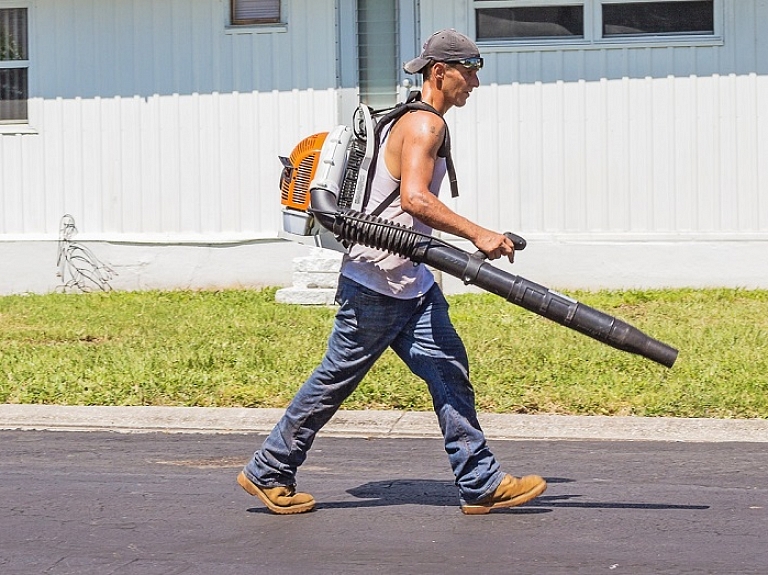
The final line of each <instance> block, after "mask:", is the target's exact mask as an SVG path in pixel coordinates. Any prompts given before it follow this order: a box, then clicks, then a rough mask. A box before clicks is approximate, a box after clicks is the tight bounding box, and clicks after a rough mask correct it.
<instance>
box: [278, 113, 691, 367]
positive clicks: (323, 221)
mask: <svg viewBox="0 0 768 575" xmlns="http://www.w3.org/2000/svg"><path fill="white" fill-rule="evenodd" d="M363 116H365V117H364V120H365V121H366V122H367V125H366V126H363V128H362V129H357V130H354V133H353V130H352V129H350V128H348V127H346V126H339V127H337V128H336V129H335V130H334V131H333V132H331V133H329V134H315V135H314V136H310V137H309V138H306V139H305V140H303V141H302V142H301V143H299V144H298V145H297V146H296V148H295V149H294V150H293V153H292V154H291V157H290V158H281V161H282V162H283V166H284V169H283V173H282V176H281V179H280V188H281V191H282V204H283V206H284V208H283V227H284V229H285V232H286V234H285V235H284V237H288V238H289V239H293V240H295V241H299V242H301V243H306V244H310V245H317V246H321V247H328V248H331V249H337V250H339V251H345V250H346V248H345V247H344V245H349V244H355V243H358V244H362V245H365V246H367V247H372V248H376V249H380V250H384V251H388V252H390V253H393V254H397V255H399V256H401V257H404V258H408V259H410V260H411V261H413V262H415V263H424V264H427V265H429V266H431V267H433V268H435V269H438V270H440V271H443V272H445V273H448V274H450V275H452V276H454V277H457V278H459V279H461V280H463V281H464V283H465V284H472V285H476V286H478V287H480V288H482V289H484V290H486V291H488V292H490V293H493V294H496V295H498V296H501V297H502V298H504V299H505V300H507V301H508V302H510V303H513V304H515V305H518V306H520V307H523V308H525V309H527V310H529V311H532V312H534V313H536V314H538V315H540V316H542V317H545V318H547V319H550V320H552V321H554V322H556V323H558V324H560V325H563V326H565V327H569V328H571V329H573V330H576V331H578V332H580V333H582V334H584V335H587V336H589V337H591V338H593V339H596V340H597V341H600V342H602V343H605V344H607V345H609V346H611V347H614V348H616V349H619V350H622V351H626V352H629V353H633V354H637V355H641V356H643V357H645V358H647V359H650V360H651V361H654V362H656V363H659V364H661V365H664V366H666V367H669V368H671V367H672V366H673V365H674V363H675V361H676V360H677V356H678V350H677V349H675V348H673V347H671V346H669V345H667V344H665V343H663V342H661V341H658V340H656V339H653V338H652V337H650V336H648V335H646V334H644V333H643V332H642V331H640V330H639V329H637V328H635V327H633V326H631V325H629V324H627V323H625V322H623V321H621V320H619V319H617V318H615V317H613V316H610V315H608V314H606V313H604V312H601V311H599V310H596V309H594V308H591V307H589V306H587V305H584V304H582V303H579V302H578V301H576V300H574V299H571V298H569V297H567V296H565V295H562V294H560V293H557V292H555V291H552V290H550V289H548V288H546V287H544V286H542V285H539V284H537V283H534V282H532V281H530V280H527V279H525V278H523V277H520V276H516V275H513V274H510V273H508V272H505V271H503V270H501V269H499V268H497V267H495V266H493V265H491V264H490V263H488V262H486V261H484V260H485V255H484V254H483V253H482V252H477V253H475V254H470V253H468V252H465V251H464V250H462V249H459V248H457V247H455V246H452V245H450V244H448V243H447V242H445V241H443V240H441V239H439V238H435V237H433V236H429V235H425V234H421V233H418V232H415V231H414V230H412V229H411V228H408V227H405V226H402V225H400V224H397V223H395V222H391V221H388V220H386V219H383V218H381V217H379V216H377V215H372V214H366V213H364V210H365V206H364V204H362V206H361V202H360V200H359V199H358V200H357V202H355V197H356V196H357V197H358V198H359V197H360V195H361V190H362V189H364V188H365V184H366V182H365V180H366V178H367V177H368V176H369V174H368V173H366V172H365V170H367V169H369V167H370V154H371V150H372V148H375V145H374V146H372V145H370V143H369V142H366V141H365V134H366V133H368V134H373V133H374V132H373V131H372V130H371V128H372V127H373V124H372V120H371V116H370V114H368V115H367V116H366V115H365V114H363ZM356 117H357V115H356ZM361 166H362V168H363V169H362V170H361ZM361 207H362V209H361ZM297 222H298V225H297ZM508 237H510V239H512V241H513V242H514V243H515V248H516V249H518V250H519V249H523V248H524V247H525V240H523V239H522V238H520V237H519V236H515V235H514V234H510V235H509V236H508Z"/></svg>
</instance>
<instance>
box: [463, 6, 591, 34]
mask: <svg viewBox="0 0 768 575" xmlns="http://www.w3.org/2000/svg"><path fill="white" fill-rule="evenodd" d="M476 21H477V30H476V32H477V39H478V40H503V39H507V38H548V37H560V36H570V37H573V36H577V37H580V38H583V37H584V8H583V7H582V6H541V7H530V8H481V9H478V10H477V11H476Z"/></svg>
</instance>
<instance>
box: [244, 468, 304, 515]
mask: <svg viewBox="0 0 768 575" xmlns="http://www.w3.org/2000/svg"><path fill="white" fill-rule="evenodd" d="M237 482H238V483H239V484H240V487H242V488H243V489H245V490H246V491H247V492H248V493H250V494H251V495H255V496H256V497H258V498H259V499H261V501H262V502H263V503H264V505H266V506H267V507H268V508H269V510H270V511H271V512H272V513H277V514H278V515H290V514H293V513H306V512H307V511H312V510H313V509H314V508H315V498H314V497H312V496H311V495H310V494H309V493H296V486H295V485H291V486H289V487H285V486H280V487H261V486H259V485H256V484H255V483H254V482H253V481H251V480H250V479H248V477H247V476H246V475H245V473H244V472H243V471H241V472H240V475H238V476H237Z"/></svg>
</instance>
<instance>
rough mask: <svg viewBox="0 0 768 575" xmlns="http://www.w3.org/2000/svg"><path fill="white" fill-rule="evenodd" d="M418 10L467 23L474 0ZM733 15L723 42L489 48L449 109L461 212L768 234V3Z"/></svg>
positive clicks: (594, 225)
mask: <svg viewBox="0 0 768 575" xmlns="http://www.w3.org/2000/svg"><path fill="white" fill-rule="evenodd" d="M421 5H422V33H423V35H426V34H428V33H429V32H430V31H432V30H435V29H439V28H442V27H445V26H455V27H457V28H459V29H461V28H464V29H468V28H469V21H470V13H469V12H468V10H467V2H466V1H463V0H453V1H451V2H446V1H444V0H439V1H438V0H422V3H421ZM724 11H725V14H724V39H725V42H724V45H723V46H707V47H633V48H613V49H595V48H591V49H567V50H552V49H546V50H538V51H537V50H533V51H531V50H527V51H510V50H507V51H504V50H497V51H489V52H486V53H485V54H484V55H485V56H486V67H485V68H484V69H483V71H482V72H481V82H482V83H483V84H484V85H483V86H482V87H481V88H480V89H478V90H476V92H475V93H474V94H473V97H472V98H471V99H470V103H469V104H468V105H467V107H466V108H464V109H462V110H456V111H455V112H452V113H451V121H452V126H453V133H454V134H455V135H454V138H453V139H454V142H455V144H454V148H455V151H456V162H457V169H458V171H459V180H460V184H461V185H462V187H463V189H464V190H466V191H467V193H466V194H463V195H462V198H461V199H460V200H459V207H460V209H461V210H462V211H463V212H464V213H468V214H469V215H470V216H472V217H474V218H476V219H478V220H480V221H483V222H485V223H487V224H488V225H490V226H493V227H495V228H505V227H512V228H514V229H517V230H519V231H521V232H525V233H529V234H534V235H536V234H540V235H541V237H545V236H548V237H554V236H556V235H559V236H561V237H582V238H584V237H593V238H594V237H601V236H603V237H615V238H624V239H627V238H632V237H636V238H641V239H642V238H645V239H654V238H677V239H680V238H681V237H686V236H688V237H691V238H698V239H706V238H711V239H714V238H731V239H732V238H734V237H741V238H742V239H745V240H748V239H755V238H759V239H762V240H766V239H768V163H767V162H766V161H765V159H766V158H768V2H765V1H752V0H749V1H745V0H738V1H735V0H725V6H724ZM470 33H471V30H470Z"/></svg>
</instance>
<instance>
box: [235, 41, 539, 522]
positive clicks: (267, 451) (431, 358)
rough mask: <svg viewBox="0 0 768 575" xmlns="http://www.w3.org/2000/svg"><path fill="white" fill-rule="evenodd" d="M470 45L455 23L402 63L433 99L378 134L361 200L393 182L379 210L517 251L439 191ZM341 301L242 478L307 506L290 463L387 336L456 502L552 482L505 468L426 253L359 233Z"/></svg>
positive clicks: (373, 200)
mask: <svg viewBox="0 0 768 575" xmlns="http://www.w3.org/2000/svg"><path fill="white" fill-rule="evenodd" d="M482 65H483V59H482V58H481V57H480V52H479V49H478V47H477V45H476V44H475V43H474V42H473V41H472V40H470V39H469V38H467V37H466V36H464V35H463V34H460V33H458V32H456V31H455V30H452V29H451V30H442V31H440V32H437V33H435V34H433V35H432V36H431V37H430V38H429V40H427V42H426V43H425V44H424V48H423V50H422V53H421V54H420V55H419V57H417V58H415V59H413V60H411V61H410V62H408V63H406V64H405V65H404V69H405V71H406V72H408V73H411V74H416V73H420V74H422V77H423V88H422V94H421V100H422V102H423V103H425V104H427V105H429V106H431V107H432V108H434V113H433V112H432V111H425V110H418V111H412V112H410V113H407V114H405V115H404V116H403V117H402V118H400V119H399V120H398V121H397V122H395V123H394V125H392V126H391V128H389V129H388V130H387V131H385V133H383V134H382V136H381V144H380V151H379V155H378V160H377V165H376V170H375V175H374V179H373V183H372V188H371V194H370V199H369V203H368V206H367V208H368V211H371V210H374V209H375V208H376V206H377V205H379V204H381V203H382V202H384V201H385V199H386V198H388V197H390V196H391V195H392V193H393V192H394V191H396V190H398V189H399V196H398V195H397V194H395V199H394V200H393V201H391V203H390V204H389V205H387V207H386V208H385V209H384V211H383V212H382V213H381V217H383V218H385V219H387V220H390V221H394V222H397V223H399V224H403V225H406V226H408V227H412V228H413V229H415V230H416V231H418V232H421V233H426V234H429V233H431V232H432V230H433V229H437V230H440V231H442V232H446V233H449V234H453V235H456V236H459V237H462V238H465V239H467V240H470V241H471V242H472V243H473V244H474V245H475V246H476V247H477V248H478V249H480V250H482V251H483V252H484V253H485V254H486V255H487V256H488V257H489V258H490V259H497V258H500V257H503V256H506V257H508V258H509V260H510V261H512V260H513V257H514V245H513V244H512V242H511V241H510V240H509V239H508V238H507V237H505V236H504V235H503V234H500V233H498V232H495V231H492V230H489V229H486V228H483V227H481V226H479V225H477V224H476V223H474V222H471V221H470V220H468V219H467V218H464V217H463V216H460V215H459V214H457V213H455V212H454V211H452V210H451V209H450V208H448V206H446V205H445V204H444V203H442V202H441V201H440V200H439V199H438V197H437V196H438V194H439V191H440V185H441V182H442V180H443V178H444V176H445V173H446V161H445V158H443V157H441V155H440V153H439V152H440V151H441V149H442V148H443V143H444V141H445V139H446V135H447V130H448V128H447V126H446V124H445V121H444V120H443V115H444V114H445V113H446V112H447V111H448V110H450V109H451V108H453V107H454V106H455V107H459V108H460V107H462V106H464V105H465V104H466V102H467V99H468V98H469V97H470V94H471V93H472V90H473V89H474V88H476V87H478V86H479V80H478V77H477V73H478V71H479V70H480V69H481V68H482ZM336 302H337V303H338V305H339V310H338V312H337V315H336V320H335V323H334V327H333V330H332V332H331V335H330V338H329V341H328V348H327V351H326V354H325V357H324V358H323V360H322V362H321V363H320V365H319V366H318V367H317V368H316V369H315V371H314V372H313V373H312V375H311V376H310V377H309V379H307V381H306V382H305V383H304V385H303V386H302V387H301V388H300V389H299V391H298V392H297V394H296V396H295V397H294V398H293V400H292V401H291V403H290V405H289V406H288V408H287V409H286V412H285V414H284V415H283V417H282V418H281V419H280V421H279V422H278V423H277V425H276V426H275V428H274V429H273V430H272V433H271V434H270V435H269V437H267V439H266V440H265V441H264V443H263V445H262V446H261V449H259V450H258V451H257V452H256V453H255V454H254V456H253V458H252V459H251V460H250V462H249V463H248V464H247V465H246V466H245V468H244V469H243V471H242V472H241V473H240V475H239V476H238V483H239V484H240V485H241V486H242V487H243V488H244V489H245V490H246V491H247V492H248V493H250V494H251V495H255V496H257V497H259V499H261V501H262V502H263V503H264V504H265V505H266V506H267V507H268V508H269V509H270V510H271V511H272V512H274V513H278V514H291V513H302V512H305V511H310V510H312V509H313V508H314V506H315V500H314V498H313V497H312V496H311V495H309V494H308V493H300V492H297V491H296V473H297V470H298V468H299V466H300V465H301V464H302V463H303V462H304V460H305V459H306V456H307V452H308V451H309V449H310V448H311V446H312V442H313V441H314V438H315V435H316V434H317V432H318V431H319V430H320V429H321V428H322V427H323V425H325V424H326V423H327V422H328V421H329V420H330V419H331V417H332V416H333V414H334V413H336V411H337V410H338V409H339V407H340V406H341V404H342V402H343V401H344V400H345V399H346V398H347V397H348V396H349V395H350V394H351V393H352V392H353V391H354V390H355V388H356V387H357V385H358V384H359V383H360V381H361V380H362V379H363V377H364V376H365V375H366V373H368V371H369V370H370V368H371V367H372V366H373V364H374V363H375V362H376V360H377V359H378V358H379V357H380V356H381V354H382V353H384V351H385V350H386V349H387V348H388V347H391V348H392V349H393V350H394V351H395V353H396V354H397V355H398V356H399V357H400V358H401V359H402V360H403V361H404V362H405V363H406V364H407V365H408V367H409V368H410V369H411V371H413V373H415V374H416V375H418V376H419V377H421V378H422V379H423V380H424V381H425V382H426V384H427V386H428V388H429V392H430V394H431V396H432V400H433V405H434V409H435V413H436V414H437V418H438V421H439V424H440V429H441V431H442V433H443V437H444V440H445V450H446V452H447V454H448V459H449V462H450V465H451V468H452V470H453V473H454V475H455V477H456V485H457V487H458V490H459V497H460V503H461V510H462V511H463V512H464V513H467V514H485V513H488V512H489V511H491V510H493V509H497V508H504V507H513V506H516V505H520V504H522V503H525V502H527V501H530V500H531V499H533V498H535V497H537V496H539V495H540V494H541V493H543V492H544V490H545V489H546V487H547V484H546V482H545V481H544V479H542V478H541V477H539V476H537V475H528V476H525V477H521V478H518V477H513V476H512V475H509V474H505V473H503V472H502V471H501V469H500V465H499V463H498V462H497V461H496V459H495V457H494V456H493V454H492V453H491V451H490V449H489V448H488V445H487V444H486V440H485V436H484V434H483V431H482V429H481V428H480V424H479V422H478V419H477V413H476V409H475V397H474V391H473V389H472V385H471V383H470V381H469V361H468V358H467V354H466V350H465V348H464V344H463V342H462V341H461V339H460V338H459V336H458V334H457V333H456V331H455V329H454V327H453V325H452V323H451V320H450V317H449V315H448V303H447V302H446V300H445V297H444V296H443V294H442V292H441V290H440V288H439V287H438V286H437V285H436V284H435V281H434V278H433V276H432V273H431V272H430V271H429V270H428V269H427V268H426V266H424V265H423V264H418V265H414V263H413V262H411V261H409V260H407V259H405V258H402V257H400V256H397V255H393V254H391V253H388V252H384V251H380V250H376V249H372V248H366V247H364V246H360V245H355V246H353V247H352V248H351V249H350V250H349V253H348V254H346V255H345V256H344V260H343V262H342V267H341V275H340V278H339V288H338V292H337V295H336Z"/></svg>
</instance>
